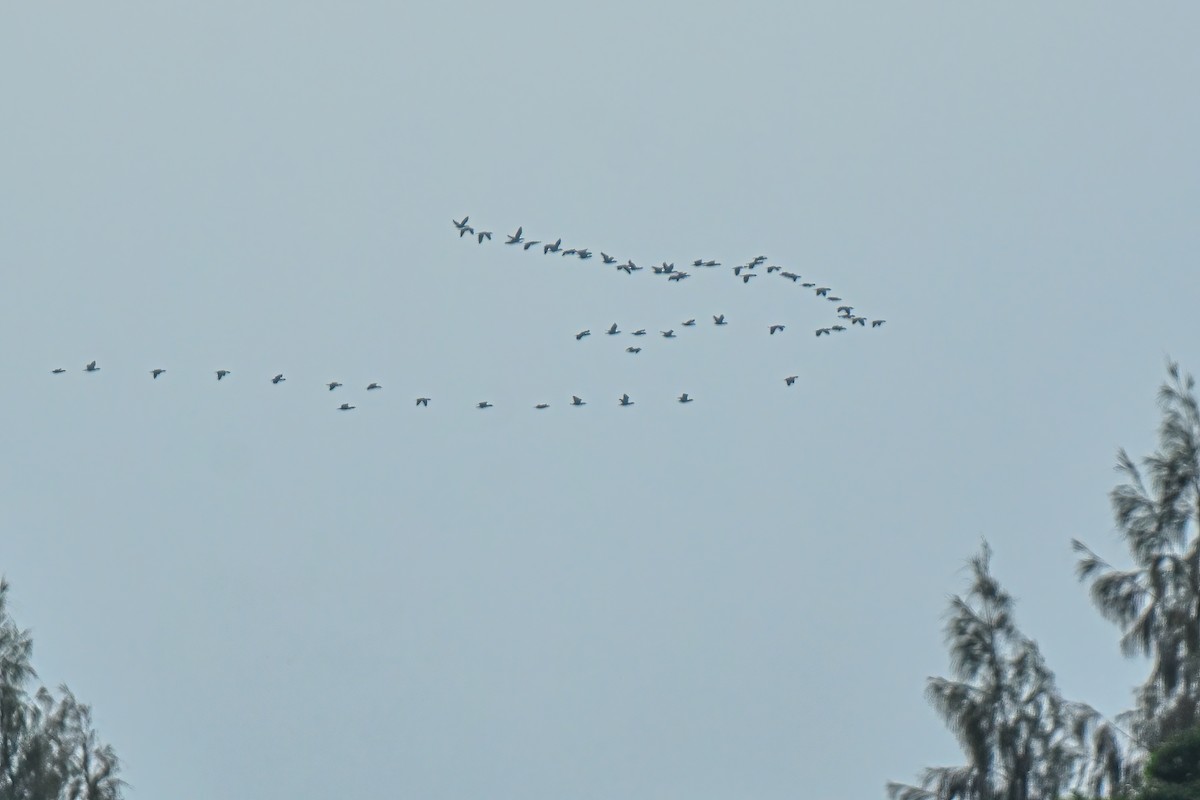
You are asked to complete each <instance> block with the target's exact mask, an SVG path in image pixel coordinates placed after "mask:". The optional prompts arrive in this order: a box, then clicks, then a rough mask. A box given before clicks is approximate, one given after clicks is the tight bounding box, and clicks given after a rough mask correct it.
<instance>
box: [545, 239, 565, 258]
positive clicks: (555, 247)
mask: <svg viewBox="0 0 1200 800" xmlns="http://www.w3.org/2000/svg"><path fill="white" fill-rule="evenodd" d="M561 244H562V239H559V240H558V241H557V242H555V243H554V244H547V245H543V246H542V255H546V253H557V252H558V251H559V250H561V249H562V248H561V247H560V246H559V245H561Z"/></svg>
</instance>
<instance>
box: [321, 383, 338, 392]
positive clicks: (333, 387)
mask: <svg viewBox="0 0 1200 800" xmlns="http://www.w3.org/2000/svg"><path fill="white" fill-rule="evenodd" d="M325 385H326V386H328V387H329V391H331V392H332V391H333V390H334V389H336V388H338V387H339V386H341V384H340V383H338V382H337V381H330V382H329V383H327V384H325Z"/></svg>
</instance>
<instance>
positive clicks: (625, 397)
mask: <svg viewBox="0 0 1200 800" xmlns="http://www.w3.org/2000/svg"><path fill="white" fill-rule="evenodd" d="M621 405H623V406H631V405H633V401H632V400H630V399H629V395H627V394H623V395H621Z"/></svg>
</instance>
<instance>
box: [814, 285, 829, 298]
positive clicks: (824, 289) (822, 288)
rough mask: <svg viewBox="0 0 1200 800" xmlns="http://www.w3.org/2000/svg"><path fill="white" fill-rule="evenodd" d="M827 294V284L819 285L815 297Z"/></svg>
mask: <svg viewBox="0 0 1200 800" xmlns="http://www.w3.org/2000/svg"><path fill="white" fill-rule="evenodd" d="M827 294H829V287H828V286H820V287H818V288H817V297H824V296H826V295H827Z"/></svg>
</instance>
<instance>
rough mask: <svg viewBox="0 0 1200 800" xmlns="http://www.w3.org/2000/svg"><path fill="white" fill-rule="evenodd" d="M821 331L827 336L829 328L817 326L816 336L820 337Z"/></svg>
mask: <svg viewBox="0 0 1200 800" xmlns="http://www.w3.org/2000/svg"><path fill="white" fill-rule="evenodd" d="M822 333H823V334H825V335H826V336H828V335H829V328H817V336H818V337H820V335H821V334H822Z"/></svg>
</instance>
